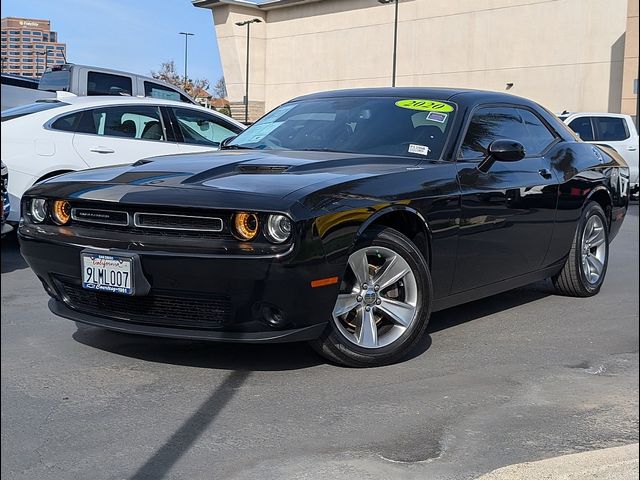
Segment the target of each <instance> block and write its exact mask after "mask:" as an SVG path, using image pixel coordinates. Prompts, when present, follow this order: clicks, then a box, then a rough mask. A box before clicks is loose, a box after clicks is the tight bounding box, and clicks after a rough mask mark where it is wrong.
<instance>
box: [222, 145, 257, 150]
mask: <svg viewBox="0 0 640 480" xmlns="http://www.w3.org/2000/svg"><path fill="white" fill-rule="evenodd" d="M220 150H253V147H243V146H242V145H222V146H221V147H220Z"/></svg>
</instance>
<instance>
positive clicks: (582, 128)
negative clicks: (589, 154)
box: [569, 117, 593, 142]
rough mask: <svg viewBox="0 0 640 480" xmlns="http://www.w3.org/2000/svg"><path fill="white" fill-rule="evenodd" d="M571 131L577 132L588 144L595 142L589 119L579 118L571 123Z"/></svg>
mask: <svg viewBox="0 0 640 480" xmlns="http://www.w3.org/2000/svg"><path fill="white" fill-rule="evenodd" d="M569 127H570V128H571V130H573V131H574V132H576V133H577V134H578V135H579V136H580V138H581V139H582V140H584V141H586V142H589V141H591V140H593V129H592V128H591V119H590V118H589V117H579V118H576V119H574V120H571V121H570V122H569Z"/></svg>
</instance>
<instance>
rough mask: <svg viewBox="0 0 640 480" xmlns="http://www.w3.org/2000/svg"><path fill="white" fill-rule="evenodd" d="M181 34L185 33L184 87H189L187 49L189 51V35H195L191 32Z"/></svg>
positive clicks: (183, 33) (182, 33)
mask: <svg viewBox="0 0 640 480" xmlns="http://www.w3.org/2000/svg"><path fill="white" fill-rule="evenodd" d="M178 34H179V35H184V82H183V88H184V89H185V90H186V89H187V51H188V40H189V37H191V36H193V35H195V34H194V33H191V32H178Z"/></svg>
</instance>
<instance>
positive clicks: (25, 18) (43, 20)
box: [0, 17, 51, 23]
mask: <svg viewBox="0 0 640 480" xmlns="http://www.w3.org/2000/svg"><path fill="white" fill-rule="evenodd" d="M0 20H31V21H33V22H42V23H44V22H49V23H51V20H49V19H48V18H31V17H2V19H0Z"/></svg>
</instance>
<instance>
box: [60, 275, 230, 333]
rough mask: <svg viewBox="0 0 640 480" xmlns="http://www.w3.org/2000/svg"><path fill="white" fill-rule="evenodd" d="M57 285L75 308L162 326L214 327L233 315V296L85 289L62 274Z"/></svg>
mask: <svg viewBox="0 0 640 480" xmlns="http://www.w3.org/2000/svg"><path fill="white" fill-rule="evenodd" d="M55 283H56V286H57V287H58V290H59V292H60V293H61V294H62V296H63V300H64V302H65V303H66V304H67V305H68V306H69V307H71V308H73V309H74V310H78V311H81V312H85V313H89V314H98V315H102V316H106V317H110V318H115V319H118V320H122V321H126V322H131V323H140V324H145V325H157V326H162V327H178V328H198V329H215V328H220V327H222V326H223V325H224V324H225V323H227V322H229V321H230V320H231V318H232V306H231V299H230V298H229V297H227V296H224V295H215V294H207V295H206V296H204V295H203V296H193V295H186V294H182V295H181V294H177V293H175V292H163V291H157V292H154V291H153V290H152V291H151V292H150V293H149V295H145V296H138V297H136V296H126V295H118V294H115V293H109V292H95V291H92V290H85V289H84V288H82V287H81V286H80V285H76V284H75V283H71V282H69V281H66V280H61V279H59V278H56V279H55Z"/></svg>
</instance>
